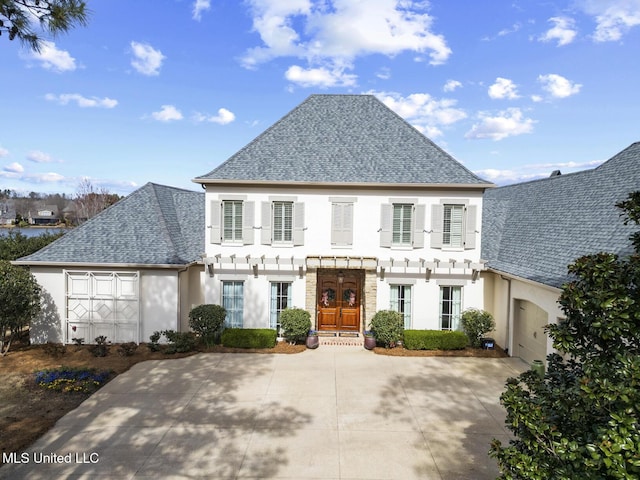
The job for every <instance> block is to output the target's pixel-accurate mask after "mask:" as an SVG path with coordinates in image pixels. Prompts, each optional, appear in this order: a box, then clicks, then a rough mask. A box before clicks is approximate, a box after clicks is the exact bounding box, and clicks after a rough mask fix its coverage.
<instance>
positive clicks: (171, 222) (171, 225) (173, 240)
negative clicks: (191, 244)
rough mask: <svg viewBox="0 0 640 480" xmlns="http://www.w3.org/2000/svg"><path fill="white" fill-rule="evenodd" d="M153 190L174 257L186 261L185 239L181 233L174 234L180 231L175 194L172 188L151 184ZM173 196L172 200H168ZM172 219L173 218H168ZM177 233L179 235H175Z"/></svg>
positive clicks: (156, 205) (163, 229)
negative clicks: (176, 230)
mask: <svg viewBox="0 0 640 480" xmlns="http://www.w3.org/2000/svg"><path fill="white" fill-rule="evenodd" d="M151 186H152V188H153V195H154V198H155V207H156V208H157V210H158V211H159V213H160V217H161V218H162V223H163V228H162V231H163V232H164V233H166V235H167V237H168V241H169V243H170V244H171V246H172V247H173V252H174V255H175V256H176V257H177V258H180V259H184V257H185V255H184V252H185V246H184V241H183V240H184V239H183V238H182V236H181V235H180V234H179V232H174V230H175V229H176V228H177V229H178V230H179V229H180V225H179V223H178V212H177V211H176V204H175V201H174V198H173V194H172V193H171V192H169V190H170V189H171V188H172V187H166V186H165V185H159V184H155V183H154V184H151ZM166 196H171V198H166ZM168 217H171V218H168ZM174 233H177V235H174Z"/></svg>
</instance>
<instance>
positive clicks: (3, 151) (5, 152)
mask: <svg viewBox="0 0 640 480" xmlns="http://www.w3.org/2000/svg"><path fill="white" fill-rule="evenodd" d="M8 156H9V150H7V149H6V148H2V147H0V158H2V157H8Z"/></svg>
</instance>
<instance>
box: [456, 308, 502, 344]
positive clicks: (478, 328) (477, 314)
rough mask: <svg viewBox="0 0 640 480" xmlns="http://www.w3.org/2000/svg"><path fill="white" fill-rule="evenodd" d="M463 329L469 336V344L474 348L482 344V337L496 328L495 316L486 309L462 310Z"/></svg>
mask: <svg viewBox="0 0 640 480" xmlns="http://www.w3.org/2000/svg"><path fill="white" fill-rule="evenodd" d="M461 325H462V329H463V330H464V333H466V334H467V337H469V344H470V345H471V346H472V347H474V348H480V347H481V346H482V337H483V336H484V334H485V333H487V332H490V331H492V330H494V329H495V328H496V322H494V321H493V316H492V315H491V314H490V313H489V312H486V311H484V310H478V309H477V308H470V309H468V310H465V311H464V312H462V319H461Z"/></svg>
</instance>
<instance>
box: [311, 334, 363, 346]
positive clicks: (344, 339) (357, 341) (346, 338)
mask: <svg viewBox="0 0 640 480" xmlns="http://www.w3.org/2000/svg"><path fill="white" fill-rule="evenodd" d="M318 337H319V339H320V345H347V346H354V347H362V346H363V345H364V337H363V336H362V334H361V333H359V332H318Z"/></svg>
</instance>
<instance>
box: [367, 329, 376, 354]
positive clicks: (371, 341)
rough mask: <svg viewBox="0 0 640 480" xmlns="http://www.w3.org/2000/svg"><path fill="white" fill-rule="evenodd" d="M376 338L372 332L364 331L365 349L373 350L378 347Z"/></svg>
mask: <svg viewBox="0 0 640 480" xmlns="http://www.w3.org/2000/svg"><path fill="white" fill-rule="evenodd" d="M376 343H377V342H376V337H375V335H374V334H373V333H372V332H371V331H370V330H365V331H364V348H366V349H367V350H373V349H374V348H375V347H376Z"/></svg>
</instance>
